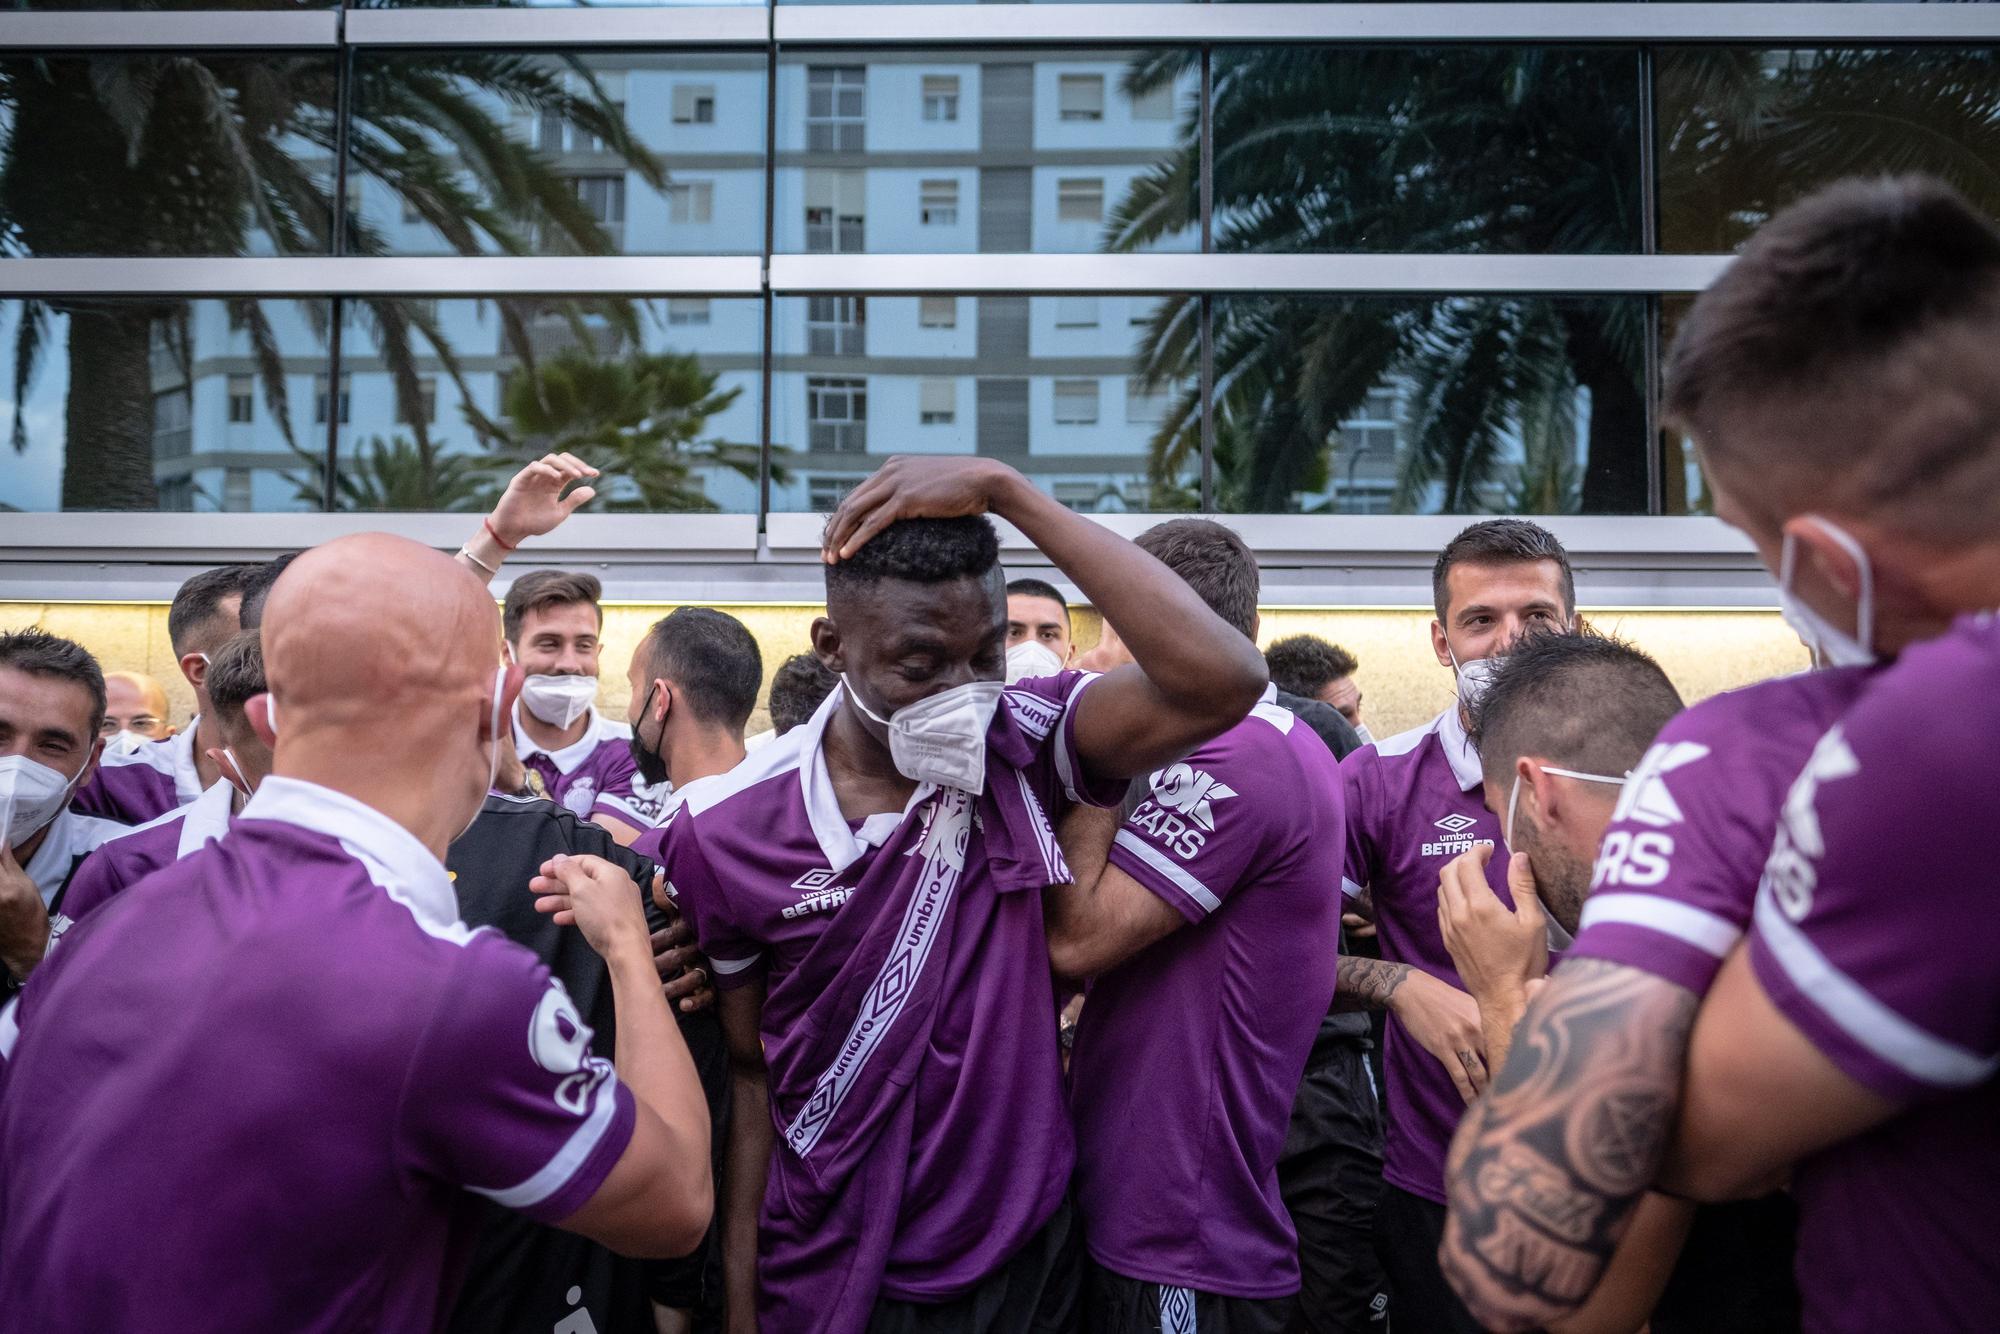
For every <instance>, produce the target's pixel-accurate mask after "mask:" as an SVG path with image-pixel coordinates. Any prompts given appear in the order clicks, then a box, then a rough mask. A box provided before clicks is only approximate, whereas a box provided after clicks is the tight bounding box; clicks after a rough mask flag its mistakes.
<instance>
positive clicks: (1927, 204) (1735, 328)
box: [1664, 176, 2000, 534]
mask: <svg viewBox="0 0 2000 1334" xmlns="http://www.w3.org/2000/svg"><path fill="white" fill-rule="evenodd" d="M1996 341H2000V228H1996V227H1995V226H1994V224H1993V222H1992V221H1991V220H1989V219H1987V218H1985V217H1983V216H1981V215H1980V213H1979V212H1978V211H1977V210H1975V209H1974V208H1972V207H1971V206H1970V205H1969V204H1967V203H1966V202H1965V200H1964V199H1963V198H1961V197H1960V196H1959V195H1958V194H1957V193H1956V192H1954V191H1953V190H1952V189H1951V188H1950V187H1948V186H1946V185H1945V184H1944V183H1943V182H1941V181H1937V180H1933V179H1930V178H1927V177H1923V176H1901V177H1879V178H1875V179H1872V180H1861V179H1854V180H1845V181H1839V182H1836V183H1835V184H1832V185H1829V186H1827V187H1826V188H1825V189H1822V190H1820V191H1818V192H1816V193H1814V194H1811V195H1808V196H1807V197H1806V198H1804V199H1802V200H1800V201H1799V202H1798V203H1796V204H1794V205H1792V206H1791V207H1790V208H1787V209H1785V210H1784V211H1782V212H1781V213H1779V214H1778V215H1777V216H1776V217H1774V218H1772V219H1771V221H1770V222H1768V223H1766V224H1765V225H1764V226H1763V228H1761V229H1760V230H1759V231H1758V232H1757V234H1756V235H1755V236H1753V237H1751V239H1750V241H1749V242H1748V244H1746V245H1745V246H1744V247H1743V251H1742V253H1741V254H1740V255H1739V256H1738V257H1737V259H1736V260H1735V261H1734V262H1733V263H1731V264H1730V266H1729V267H1728V268H1727V269H1725V270H1724V271H1723V273H1722V275H1721V276H1720V277H1719V278H1717V279H1716V281H1715V282H1714V283H1713V284H1712V285H1711V286H1710V287H1709V288H1708V290H1706V291H1705V292H1703V293H1702V294H1701V296H1700V297H1699V298H1698V299H1697V300H1696V301H1695V302H1694V304H1693V306H1692V308H1691V309H1690V310H1689V311H1688V314H1687V317H1686V318H1685V319H1684V320H1683V321H1682V322H1681V327H1680V330H1679V332H1678V334H1677V335H1676V336H1675V338H1674V342H1673V347H1672V349H1671V350H1670V351H1669V353H1668V355H1667V364H1666V383H1665V395H1664V399H1665V409H1666V415H1667V416H1668V418H1669V419H1670V421H1671V422H1672V424H1673V425H1675V426H1678V427H1680V428H1682V429H1684V430H1686V431H1688V432H1689V433H1690V434H1692V435H1693V436H1694V437H1695V441H1696V444H1697V445H1698V446H1699V448H1700V449H1701V450H1702V452H1703V453H1704V454H1705V455H1708V456H1711V457H1713V458H1717V459H1722V460H1725V461H1729V462H1735V463H1740V464H1742V465H1743V466H1745V467H1752V468H1754V469H1755V470H1756V472H1757V475H1758V478H1759V481H1760V483H1763V484H1764V485H1763V487H1762V489H1761V491H1760V495H1768V494H1771V493H1772V492H1773V491H1775V492H1776V494H1778V495H1780V496H1783V497H1784V498H1785V500H1786V502H1788V503H1789V504H1791V505H1798V506H1801V507H1806V506H1812V507H1817V506H1818V505H1821V504H1823V503H1824V502H1825V501H1826V500H1827V499H1836V500H1847V501H1849V502H1850V503H1858V504H1865V505H1869V506H1871V507H1883V506H1889V507H1894V508H1895V510H1897V511H1899V517H1901V518H1903V519H1904V521H1905V522H1910V521H1915V522H1921V523H1922V524H1924V525H1925V526H1926V527H1927V528H1929V527H1933V526H1934V525H1936V524H1938V523H1940V522H1943V523H1946V524H1948V525H1949V527H1948V529H1947V531H1950V532H1953V533H1954V534H1955V533H1957V532H1961V531H1964V530H1965V529H1966V527H1967V526H1968V523H1969V521H1970V520H1971V519H1973V518H1974V517H1975V516H1980V517H1981V518H1982V521H1981V524H1980V527H1981V529H1982V530H1983V531H1990V526H1989V525H1988V524H1987V523H1986V522H1984V520H1985V519H1986V518H1990V516H1991V514H1992V513H1993V507H1994V505H1995V504H1996V501H2000V376H1996V375H1995V374H1994V363H1993V348H1994V346H1995V343H1996ZM1753 414H1754V415H1753ZM1746 416H1751V418H1752V419H1751V420H1750V421H1749V422H1747V423H1746V422H1745V421H1744V420H1743V419H1744V417H1746ZM1731 425H1734V427H1735V429H1733V430H1732V429H1728V428H1729V427H1730V426H1731ZM1945 495H1951V496H1955V497H1957V496H1962V497H1966V501H1961V502H1959V503H1956V504H1953V505H1951V506H1939V505H1937V504H1936V500H1937V498H1939V497H1941V496H1945ZM1758 498H1759V496H1752V497H1750V499H1751V500H1753V501H1755V500H1757V499H1758ZM1967 502H1969V503H1970V506H1971V508H1969V509H1968V507H1967ZM1982 509H1983V512H1984V513H1983V516H1982V514H1981V511H1982ZM1942 510H1949V511H1950V512H1949V513H1941V512H1940V511H1942Z"/></svg>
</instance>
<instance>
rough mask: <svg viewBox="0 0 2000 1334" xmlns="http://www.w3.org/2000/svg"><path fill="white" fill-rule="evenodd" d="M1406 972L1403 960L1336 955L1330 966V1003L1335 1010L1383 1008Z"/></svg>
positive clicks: (1405, 975) (1407, 968)
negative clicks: (1336, 959) (1331, 1001)
mask: <svg viewBox="0 0 2000 1334" xmlns="http://www.w3.org/2000/svg"><path fill="white" fill-rule="evenodd" d="M1409 975H1410V966H1409V965H1408V964H1406V963H1390V962H1388V961H1387V960H1386V959H1365V958H1360V957H1357V956H1355V955H1351V954H1343V955H1341V956H1340V962H1339V963H1338V964H1336V965H1335V966H1334V978H1335V981H1334V987H1333V1005H1334V1008H1335V1009H1336V1010H1385V1009H1387V1008H1388V1007H1389V998H1390V997H1391V996H1393V995H1395V994H1396V988H1397V987H1400V986H1402V985H1403V979H1404V978H1406V977H1408V976H1409Z"/></svg>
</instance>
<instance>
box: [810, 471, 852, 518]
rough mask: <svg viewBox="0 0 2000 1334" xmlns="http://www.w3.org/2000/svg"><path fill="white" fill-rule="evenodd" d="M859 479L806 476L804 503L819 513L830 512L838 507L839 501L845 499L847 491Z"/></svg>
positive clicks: (850, 489)
mask: <svg viewBox="0 0 2000 1334" xmlns="http://www.w3.org/2000/svg"><path fill="white" fill-rule="evenodd" d="M860 480H861V479H860V478H859V477H808V478H807V479H806V505H807V507H808V508H810V509H815V510H818V511H819V512H820V513H821V514H830V513H832V512H833V511H834V510H837V509H839V508H840V502H841V501H843V500H845V499H847V493H848V492H849V491H852V490H853V489H854V486H855V483H857V482H859V481H860Z"/></svg>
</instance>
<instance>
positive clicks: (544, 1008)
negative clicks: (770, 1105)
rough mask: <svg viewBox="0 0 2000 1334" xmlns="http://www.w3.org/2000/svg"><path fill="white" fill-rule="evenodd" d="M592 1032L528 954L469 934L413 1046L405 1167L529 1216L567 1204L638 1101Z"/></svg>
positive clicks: (599, 1168) (611, 1157)
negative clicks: (595, 1048) (597, 1049)
mask: <svg viewBox="0 0 2000 1334" xmlns="http://www.w3.org/2000/svg"><path fill="white" fill-rule="evenodd" d="M592 1036H593V1034H592V1030H591V1028H590V1026H589V1025H588V1024H586V1023H584V1021H583V1016H582V1015H581V1014H580V1013H578V1011H577V1008H576V1003H575V1002H574V1001H572V1000H571V999H570V996H569V992H568V991H566V990H565V989H564V988H563V985H562V983H561V982H560V981H558V980H557V979H556V978H554V977H552V976H551V975H550V974H549V971H548V969H546V968H544V967H543V966H542V965H541V964H539V963H537V962H536V961H535V959H534V956H532V955H531V954H529V953H528V952H527V951H526V950H524V949H521V948H520V947H519V946H516V945H514V944H512V943H511V942H509V941H507V940H505V939H504V938H502V937H500V936H498V935H495V934H492V933H490V932H482V933H479V934H477V935H475V936H474V937H473V938H472V939H471V940H470V941H468V942H467V943H466V944H465V946H464V947H463V949H462V951H461V953H460V954H459V956H458V958H457V960H456V962H455V964H454V967H453V970H452V977H451V979H450V983H449V985H448V986H447V988H446V989H445V991H444V992H443V993H442V995H441V996H440V999H439V1003H438V1005H437V1009H436V1012H435V1013H434V1014H433V1015H432V1017H431V1021H430V1024H429V1026H428V1028H427V1029H426V1030H425V1032H424V1034H423V1036H422V1037H421V1038H420V1039H419V1041H418V1043H417V1047H416V1050H415V1051H414V1052H413V1053H412V1055H411V1059H410V1066H409V1073H408V1076H407V1080H406V1084H405V1088H404V1097H403V1103H402V1107H401V1111H400V1118H401V1127H402V1136H403V1142H404V1145H405V1149H406V1152H407V1154H408V1156H409V1160H410V1162H411V1165H412V1166H413V1167H414V1168H415V1170H417V1171H419V1172H422V1173H425V1174H427V1175H430V1176H434V1177H437V1178H439V1179H441V1180H445V1181H450V1182H454V1183H456V1184H458V1185H460V1186H463V1187H465V1188H466V1189H467V1190H471V1191H473V1192H475V1193H477V1194H480V1195H485V1196H487V1197H488V1198H490V1199H492V1200H494V1201H495V1202H496V1203H498V1204H501V1205H504V1206H506V1207H507V1208H509V1209H514V1210H517V1211H519V1212H520V1213H523V1214H526V1215H527V1216H528V1217H530V1218H532V1219H535V1220H536V1221H537V1222H543V1223H554V1222H558V1221H560V1220H561V1219H564V1218H567V1217H569V1216H570V1215H571V1214H573V1213H575V1212H576V1211H577V1210H578V1209H579V1208H581V1207H582V1206H583V1205H584V1203H585V1202H586V1201H588V1200H589V1199H590V1197H591V1196H592V1195H594V1194H596V1193H597V1189H598V1187H600V1186H602V1185H603V1184H604V1179H605V1178H606V1177H607V1176H609V1175H610V1174H611V1169H612V1168H613V1167H614V1166H615V1165H616V1164H617V1162H618V1159H619V1157H620V1156H621V1155H622V1154H623V1153H624V1152H625V1147H626V1145H627V1144H628V1143H629V1142H630V1141H631V1138H632V1127H633V1118H634V1115H635V1110H636V1108H635V1104H634V1103H633V1100H632V1094H631V1091H630V1090H629V1089H627V1088H626V1087H625V1086H624V1085H623V1084H621V1083H620V1082H619V1080H618V1076H617V1074H616V1073H615V1072H614V1071H613V1070H612V1068H611V1063H610V1062H609V1061H607V1060H605V1059H603V1058H602V1057H598V1056H592V1055H591V1054H590V1040H591V1037H592Z"/></svg>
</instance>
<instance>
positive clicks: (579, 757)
mask: <svg viewBox="0 0 2000 1334" xmlns="http://www.w3.org/2000/svg"><path fill="white" fill-rule="evenodd" d="M586 716H587V717H588V718H589V719H590V723H589V725H588V726H587V727H585V728H584V729H583V735H582V736H581V737H578V738H577V739H576V740H575V741H572V742H571V743H570V744H569V745H567V746H564V747H563V748H562V749H561V750H549V749H547V748H546V747H544V746H543V745H542V744H541V743H540V742H538V741H536V740H535V739H534V738H533V737H531V736H529V735H528V732H527V729H526V728H524V727H522V726H521V701H519V700H518V699H517V700H515V701H514V754H515V755H517V756H518V757H520V759H522V760H523V761H526V760H528V759H530V758H532V757H533V756H536V755H546V756H548V757H549V763H551V764H553V765H555V767H556V772H557V773H564V774H567V773H571V772H573V771H574V770H575V769H576V766H577V765H579V764H582V763H583V762H584V761H585V760H587V759H589V758H590V757H591V755H592V753H594V752H595V751H596V750H597V747H598V743H600V742H601V741H603V740H604V719H603V718H601V717H600V716H599V715H598V712H597V706H596V705H595V704H593V705H591V706H590V712H589V713H588V714H587V715H586Z"/></svg>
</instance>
